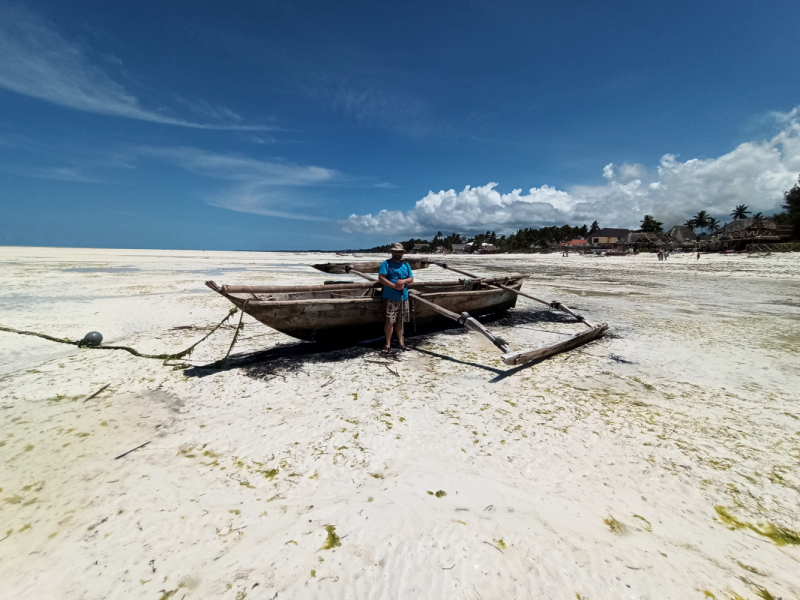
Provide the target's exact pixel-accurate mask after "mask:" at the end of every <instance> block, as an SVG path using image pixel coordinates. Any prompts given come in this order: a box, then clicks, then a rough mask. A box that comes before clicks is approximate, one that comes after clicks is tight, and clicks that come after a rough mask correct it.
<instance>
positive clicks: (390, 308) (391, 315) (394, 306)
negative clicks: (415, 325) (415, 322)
mask: <svg viewBox="0 0 800 600" xmlns="http://www.w3.org/2000/svg"><path fill="white" fill-rule="evenodd" d="M383 306H384V307H385V310H386V322H387V323H399V322H400V314H401V313H402V315H403V322H405V323H408V322H409V321H410V320H411V316H410V315H409V310H408V300H387V299H386V298H384V299H383Z"/></svg>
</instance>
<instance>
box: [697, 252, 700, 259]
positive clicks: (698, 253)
mask: <svg viewBox="0 0 800 600" xmlns="http://www.w3.org/2000/svg"><path fill="white" fill-rule="evenodd" d="M697 260H700V252H699V251H698V252H697Z"/></svg>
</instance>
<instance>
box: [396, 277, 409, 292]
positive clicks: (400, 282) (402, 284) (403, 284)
mask: <svg viewBox="0 0 800 600" xmlns="http://www.w3.org/2000/svg"><path fill="white" fill-rule="evenodd" d="M394 289H396V290H399V291H401V292H402V291H403V290H404V289H406V280H405V279H398V280H397V282H396V283H395V284H394Z"/></svg>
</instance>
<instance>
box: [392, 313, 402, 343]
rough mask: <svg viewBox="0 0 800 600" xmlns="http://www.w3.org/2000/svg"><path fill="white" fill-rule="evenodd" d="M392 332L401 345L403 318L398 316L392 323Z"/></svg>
mask: <svg viewBox="0 0 800 600" xmlns="http://www.w3.org/2000/svg"><path fill="white" fill-rule="evenodd" d="M394 334H395V335H396V336H397V341H398V342H399V343H400V345H401V346H403V345H404V344H403V319H402V318H399V319H398V320H397V321H395V323H394Z"/></svg>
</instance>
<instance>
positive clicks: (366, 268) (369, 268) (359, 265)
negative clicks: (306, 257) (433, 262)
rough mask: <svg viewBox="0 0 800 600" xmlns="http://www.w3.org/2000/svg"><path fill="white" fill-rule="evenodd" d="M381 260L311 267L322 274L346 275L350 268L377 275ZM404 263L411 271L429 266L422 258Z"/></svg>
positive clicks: (322, 264)
mask: <svg viewBox="0 0 800 600" xmlns="http://www.w3.org/2000/svg"><path fill="white" fill-rule="evenodd" d="M382 262H383V261H382V260H374V261H368V262H350V263H344V262H342V263H317V264H315V265H311V266H312V267H314V268H315V269H317V270H318V271H322V272H324V273H335V274H340V275H344V274H346V273H348V271H347V267H351V268H352V269H353V270H354V271H360V272H361V273H377V272H378V269H380V267H381V263H382ZM404 262H407V263H408V264H409V265H410V266H411V269H412V270H414V271H415V270H417V269H427V268H428V266H429V265H430V262H429V261H428V260H426V259H424V258H407V259H404Z"/></svg>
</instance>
